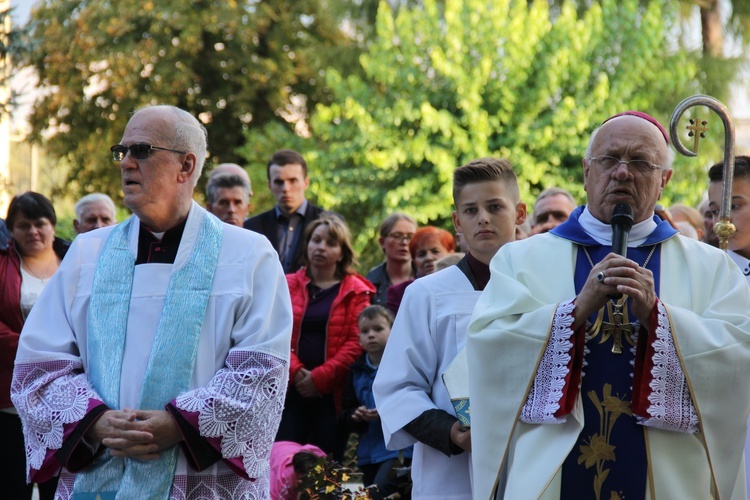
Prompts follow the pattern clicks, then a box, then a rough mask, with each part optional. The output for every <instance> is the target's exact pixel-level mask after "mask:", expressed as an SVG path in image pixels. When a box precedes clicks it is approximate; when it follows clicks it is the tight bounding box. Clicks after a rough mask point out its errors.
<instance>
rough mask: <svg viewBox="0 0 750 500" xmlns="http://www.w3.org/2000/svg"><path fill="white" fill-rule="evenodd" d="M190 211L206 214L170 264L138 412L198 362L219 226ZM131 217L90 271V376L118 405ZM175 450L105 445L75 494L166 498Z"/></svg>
mask: <svg viewBox="0 0 750 500" xmlns="http://www.w3.org/2000/svg"><path fill="white" fill-rule="evenodd" d="M193 212H194V213H193V214H192V215H193V216H194V217H195V216H197V217H201V215H202V216H203V220H202V221H200V228H199V230H198V236H197V238H196V240H195V245H194V247H193V250H192V252H191V254H190V257H189V258H188V260H187V263H186V264H185V265H184V266H182V267H180V268H179V269H173V271H172V275H171V277H170V279H169V285H168V288H167V295H166V298H165V300H164V309H163V310H162V315H161V318H160V320H159V326H158V328H157V331H156V336H155V338H154V345H153V348H152V349H151V354H150V357H149V360H148V365H147V367H146V373H145V376H144V379H143V387H142V388H141V395H140V402H139V404H138V409H141V410H163V409H164V405H165V404H167V403H168V402H170V401H172V400H173V399H174V398H175V397H177V396H178V395H179V394H180V393H182V392H185V391H187V390H188V389H189V385H190V380H191V377H192V374H193V369H194V367H195V360H196V357H197V355H198V343H199V340H200V336H201V330H202V328H203V318H204V316H205V313H206V309H207V306H208V298H209V294H210V291H211V286H212V284H213V279H214V274H215V272H216V265H217V262H218V260H219V251H220V250H221V241H222V237H223V224H222V223H221V221H219V219H217V218H216V217H214V216H213V215H211V214H209V213H207V212H204V211H203V210H197V211H196V210H193ZM133 221H134V218H133V217H131V218H130V219H128V220H127V221H126V222H124V223H122V224H119V225H118V226H116V227H115V228H114V229H113V230H112V232H111V233H110V235H109V238H108V239H107V241H106V243H105V244H104V248H103V250H102V253H101V255H100V256H99V260H98V262H97V265H96V270H95V272H94V281H93V284H92V287H91V299H90V304H89V312H88V342H87V347H88V372H87V373H88V378H89V380H90V381H91V383H92V384H93V386H94V389H95V390H96V392H97V394H99V395H100V396H101V397H102V399H103V400H104V402H105V403H106V404H107V406H109V407H110V408H114V409H120V405H119V401H120V377H121V374H122V360H123V353H124V351H125V338H126V334H127V323H128V312H129V309H130V296H131V291H132V288H133V274H134V271H135V257H134V255H133V253H132V252H131V251H130V248H129V244H128V243H129V239H130V231H131V230H132V229H133V226H134V223H133ZM190 222H191V221H190V220H188V225H189V224H190ZM186 229H187V228H186ZM129 341H130V342H134V341H137V339H133V338H131V339H130V340H129ZM178 451H179V446H178V445H175V446H173V447H171V448H169V449H167V450H163V451H162V452H160V454H159V458H158V460H153V461H138V460H133V459H124V458H119V457H113V456H111V455H110V453H109V449H106V450H105V452H104V453H103V454H102V455H101V456H100V457H99V458H97V459H96V460H95V461H94V463H93V464H92V465H91V466H89V467H88V468H87V469H86V470H85V471H83V472H81V473H79V474H77V476H76V481H75V486H74V489H73V498H74V499H75V500H78V499H81V500H85V499H88V498H90V499H92V500H93V499H94V498H101V499H103V500H104V499H108V498H112V499H114V498H123V499H132V498H165V499H166V498H169V493H170V489H171V486H172V480H173V478H174V470H175V467H176V465H177V456H178Z"/></svg>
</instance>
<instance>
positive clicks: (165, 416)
mask: <svg viewBox="0 0 750 500" xmlns="http://www.w3.org/2000/svg"><path fill="white" fill-rule="evenodd" d="M206 148H207V143H206V131H205V128H204V127H203V126H202V125H201V124H200V123H199V122H198V120H196V119H195V117H193V116H192V115H190V114H189V113H187V112H186V111H183V110H181V109H178V108H175V107H172V106H150V107H146V108H143V109H141V110H139V111H137V112H136V113H135V114H133V116H132V117H131V119H130V121H129V122H128V124H127V126H126V128H125V133H124V135H123V137H122V142H121V144H118V145H115V146H113V147H112V148H111V151H112V155H113V157H114V159H115V160H116V161H118V162H119V165H120V172H121V176H122V190H123V193H124V195H125V205H126V206H127V207H128V208H130V209H131V210H132V211H133V213H134V215H133V216H132V217H131V218H130V219H128V220H127V221H125V222H123V223H121V224H119V225H117V226H111V227H107V228H102V229H99V230H96V231H92V232H89V233H86V234H82V235H79V236H78V237H77V238H76V240H75V242H74V243H73V245H72V247H71V249H70V251H69V253H68V257H67V258H66V259H65V260H64V261H63V263H62V264H61V266H60V268H59V270H58V272H57V273H56V274H55V276H54V277H53V279H52V280H51V281H50V283H49V284H48V286H47V288H46V289H45V292H44V293H43V294H42V296H41V297H40V298H39V301H38V302H37V307H35V308H34V310H33V311H32V313H31V315H30V316H29V318H28V320H27V322H26V325H25V327H24V330H23V332H22V334H21V340H20V343H19V348H18V354H17V357H16V364H15V371H14V378H13V385H12V399H13V402H14V404H15V406H16V408H17V409H18V411H19V414H20V416H21V418H22V420H23V424H24V434H25V439H26V458H27V471H28V479H29V480H31V481H44V480H45V479H47V478H49V477H52V476H54V475H58V474H59V476H60V481H59V486H58V491H57V496H56V498H61V499H68V498H81V499H83V498H91V499H93V498H102V499H107V498H115V497H117V498H154V499H157V498H161V499H167V498H171V499H189V498H209V497H210V498H266V497H267V496H268V494H269V493H268V491H269V490H268V488H269V454H270V450H271V444H272V442H273V438H274V435H275V433H276V429H277V427H278V424H279V419H280V415H281V410H282V406H283V402H284V390H285V388H286V386H287V373H288V356H289V342H290V334H291V327H292V314H291V303H290V299H289V291H288V289H287V285H286V280H285V278H284V274H283V271H282V269H281V265H280V264H279V260H278V258H277V257H276V253H275V252H274V250H273V248H272V247H271V245H270V244H269V243H268V241H267V240H266V239H265V238H264V237H262V236H260V235H257V234H255V233H253V232H251V231H245V230H244V229H242V228H238V227H234V226H230V225H227V224H223V223H221V222H220V221H219V220H218V219H216V217H214V216H213V215H211V214H209V213H207V212H206V211H205V210H204V209H202V208H201V207H200V206H199V205H198V204H196V203H195V202H194V201H193V200H192V195H193V190H194V188H195V185H196V183H197V181H198V179H199V177H200V175H201V170H202V167H203V162H204V159H205V156H206Z"/></svg>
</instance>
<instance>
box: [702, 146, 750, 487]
mask: <svg viewBox="0 0 750 500" xmlns="http://www.w3.org/2000/svg"><path fill="white" fill-rule="evenodd" d="M708 178H709V181H710V182H709V185H708V210H709V211H710V212H711V213H712V214H713V220H714V224H715V223H717V222H719V209H720V208H721V193H722V183H723V180H724V163H723V162H721V163H717V164H716V165H714V166H712V167H711V168H710V169H709V170H708ZM729 217H730V219H731V221H732V224H734V227H735V228H736V229H737V231H736V232H735V233H734V234H733V235H732V236H730V237H729V240H728V242H727V249H728V250H729V252H728V253H729V256H730V257H731V258H732V260H733V261H734V262H735V263H736V264H737V265H738V266H739V267H740V270H741V271H742V273H743V274H744V275H745V278H747V280H748V283H750V156H736V157H735V158H734V177H733V178H732V203H731V210H730V214H729ZM749 423H750V422H749ZM745 480H746V481H747V488H748V491H750V436H748V438H747V439H746V440H745Z"/></svg>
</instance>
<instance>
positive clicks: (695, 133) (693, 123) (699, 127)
mask: <svg viewBox="0 0 750 500" xmlns="http://www.w3.org/2000/svg"><path fill="white" fill-rule="evenodd" d="M706 125H708V121H706V120H701V119H700V118H695V119H693V118H691V119H690V125H688V126H687V127H685V128H686V129H688V130H689V131H690V132H688V137H692V138H693V151H694V152H696V153H697V152H698V142H700V140H701V139H705V138H706V134H705V133H704V132H708V127H707V126H706Z"/></svg>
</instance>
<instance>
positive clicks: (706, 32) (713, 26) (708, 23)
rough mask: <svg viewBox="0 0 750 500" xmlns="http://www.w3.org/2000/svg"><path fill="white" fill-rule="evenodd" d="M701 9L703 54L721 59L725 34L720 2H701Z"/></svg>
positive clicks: (715, 0)
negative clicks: (720, 13) (720, 14)
mask: <svg viewBox="0 0 750 500" xmlns="http://www.w3.org/2000/svg"><path fill="white" fill-rule="evenodd" d="M700 9H701V34H702V36H703V54H704V55H709V56H711V57H721V56H722V53H723V49H724V33H723V30H722V27H721V17H720V16H719V0H708V1H705V2H701V6H700Z"/></svg>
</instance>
